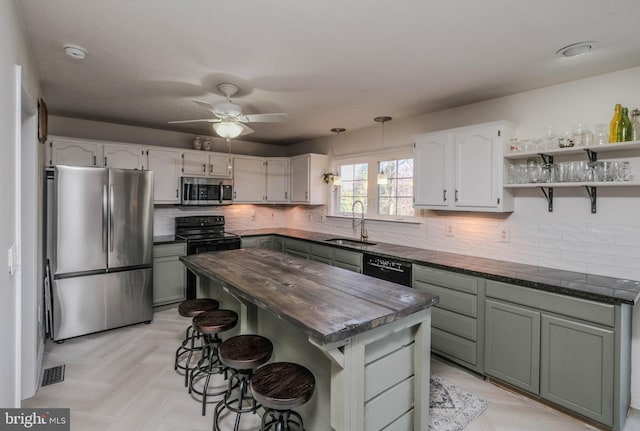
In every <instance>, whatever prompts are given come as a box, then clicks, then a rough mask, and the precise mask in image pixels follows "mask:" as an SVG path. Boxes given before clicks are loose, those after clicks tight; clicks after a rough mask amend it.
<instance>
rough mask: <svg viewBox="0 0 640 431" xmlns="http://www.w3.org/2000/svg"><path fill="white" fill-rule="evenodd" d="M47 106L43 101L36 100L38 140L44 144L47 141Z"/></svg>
mask: <svg viewBox="0 0 640 431" xmlns="http://www.w3.org/2000/svg"><path fill="white" fill-rule="evenodd" d="M47 115H48V112H47V104H46V103H44V99H42V98H40V99H38V140H39V141H40V143H42V144H44V143H45V141H46V140H47Z"/></svg>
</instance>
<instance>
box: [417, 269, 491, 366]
mask: <svg viewBox="0 0 640 431" xmlns="http://www.w3.org/2000/svg"><path fill="white" fill-rule="evenodd" d="M412 278H413V280H412V286H413V288H415V289H418V290H421V291H424V292H428V293H431V294H434V295H438V296H439V298H440V302H439V303H438V304H436V305H435V306H434V307H433V308H432V312H431V327H432V329H431V350H432V351H433V352H434V353H437V354H438V355H440V356H443V357H445V358H447V359H449V360H451V361H453V362H456V363H458V364H460V365H463V366H464V367H467V368H470V369H472V370H474V371H476V372H478V373H482V372H484V365H483V363H484V357H483V345H484V342H483V337H484V317H483V316H484V307H483V306H482V305H481V304H482V303H483V301H484V280H482V279H480V278H477V277H470V276H467V275H463V274H456V273H452V272H449V271H442V270H439V269H435V268H431V267H427V266H422V265H415V264H414V265H413V268H412Z"/></svg>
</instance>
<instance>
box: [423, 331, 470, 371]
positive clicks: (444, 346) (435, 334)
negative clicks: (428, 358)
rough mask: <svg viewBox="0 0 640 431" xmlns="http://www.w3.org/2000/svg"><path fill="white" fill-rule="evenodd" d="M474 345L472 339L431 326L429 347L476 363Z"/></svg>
mask: <svg viewBox="0 0 640 431" xmlns="http://www.w3.org/2000/svg"><path fill="white" fill-rule="evenodd" d="M476 347H477V346H476V343H474V342H473V341H469V340H465V339H464V338H462V337H458V336H457V335H454V334H450V333H448V332H445V331H441V330H440V329H438V328H431V348H432V349H433V350H435V351H437V352H441V353H444V354H446V355H450V356H453V357H455V358H457V359H460V360H463V361H465V362H468V363H469V364H472V365H476V362H477V354H476V352H477V348H476Z"/></svg>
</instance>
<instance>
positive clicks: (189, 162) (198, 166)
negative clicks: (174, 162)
mask: <svg viewBox="0 0 640 431" xmlns="http://www.w3.org/2000/svg"><path fill="white" fill-rule="evenodd" d="M208 165H209V155H208V154H207V153H205V152H202V151H185V152H183V153H182V173H183V174H184V175H194V176H205V175H207V172H208V171H209V167H208Z"/></svg>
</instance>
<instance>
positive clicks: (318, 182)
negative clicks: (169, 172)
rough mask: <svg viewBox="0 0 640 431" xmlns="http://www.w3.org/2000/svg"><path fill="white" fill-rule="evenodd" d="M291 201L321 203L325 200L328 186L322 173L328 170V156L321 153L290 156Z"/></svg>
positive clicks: (311, 203) (324, 202)
mask: <svg viewBox="0 0 640 431" xmlns="http://www.w3.org/2000/svg"><path fill="white" fill-rule="evenodd" d="M290 160H291V175H290V177H291V186H290V187H291V197H290V200H289V201H290V202H291V203H300V204H310V205H323V204H326V202H327V190H328V186H327V185H326V184H325V183H324V182H323V181H322V174H323V173H324V172H328V170H329V158H328V157H327V156H325V155H323V154H303V155H301V156H295V157H291V159H290Z"/></svg>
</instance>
